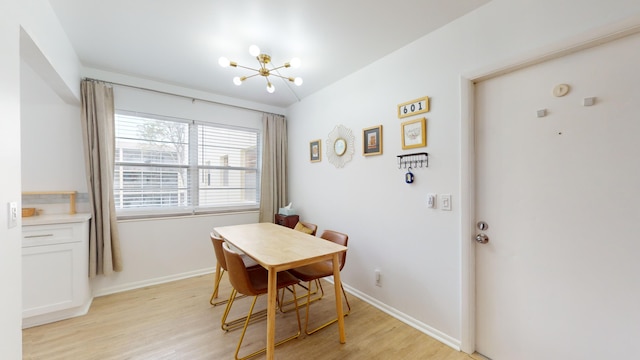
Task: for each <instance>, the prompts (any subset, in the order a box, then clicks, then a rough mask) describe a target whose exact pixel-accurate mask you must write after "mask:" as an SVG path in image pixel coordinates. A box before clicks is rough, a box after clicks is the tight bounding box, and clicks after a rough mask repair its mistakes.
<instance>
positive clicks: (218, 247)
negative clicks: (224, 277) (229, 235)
mask: <svg viewBox="0 0 640 360" xmlns="http://www.w3.org/2000/svg"><path fill="white" fill-rule="evenodd" d="M209 236H210V237H211V243H212V244H213V251H215V253H216V260H217V261H218V264H220V267H221V268H222V269H223V270H224V271H227V262H226V260H225V258H224V252H223V251H222V244H223V243H224V240H223V239H222V238H221V237H218V236H217V235H216V234H215V233H213V232H212V233H210V234H209Z"/></svg>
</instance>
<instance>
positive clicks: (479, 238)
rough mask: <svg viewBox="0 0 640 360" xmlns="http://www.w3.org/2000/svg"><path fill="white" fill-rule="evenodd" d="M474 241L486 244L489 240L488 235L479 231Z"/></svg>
mask: <svg viewBox="0 0 640 360" xmlns="http://www.w3.org/2000/svg"><path fill="white" fill-rule="evenodd" d="M476 242H477V243H480V244H486V243H488V242H489V237H488V236H487V235H485V234H482V233H480V234H478V235H476Z"/></svg>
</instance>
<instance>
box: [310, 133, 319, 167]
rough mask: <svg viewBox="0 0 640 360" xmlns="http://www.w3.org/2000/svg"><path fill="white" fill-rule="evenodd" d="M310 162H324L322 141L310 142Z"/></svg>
mask: <svg viewBox="0 0 640 360" xmlns="http://www.w3.org/2000/svg"><path fill="white" fill-rule="evenodd" d="M309 160H311V162H318V161H320V160H322V140H320V139H318V140H313V141H311V142H309Z"/></svg>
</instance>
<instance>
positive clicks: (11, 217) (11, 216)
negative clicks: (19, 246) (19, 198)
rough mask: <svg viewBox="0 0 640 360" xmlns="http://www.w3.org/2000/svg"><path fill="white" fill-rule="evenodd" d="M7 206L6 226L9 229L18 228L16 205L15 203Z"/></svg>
mask: <svg viewBox="0 0 640 360" xmlns="http://www.w3.org/2000/svg"><path fill="white" fill-rule="evenodd" d="M7 205H8V206H7V207H8V210H9V211H8V213H7V215H8V218H7V226H8V227H9V229H11V228H13V227H16V226H18V203H17V202H15V201H12V202H10V203H9V204H7Z"/></svg>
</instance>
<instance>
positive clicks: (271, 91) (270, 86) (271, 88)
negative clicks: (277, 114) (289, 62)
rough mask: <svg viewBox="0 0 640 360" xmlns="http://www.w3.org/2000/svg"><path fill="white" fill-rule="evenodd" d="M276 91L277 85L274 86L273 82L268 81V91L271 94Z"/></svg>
mask: <svg viewBox="0 0 640 360" xmlns="http://www.w3.org/2000/svg"><path fill="white" fill-rule="evenodd" d="M274 91H276V88H275V86H273V84H272V83H268V84H267V92H269V94H273V92H274Z"/></svg>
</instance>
